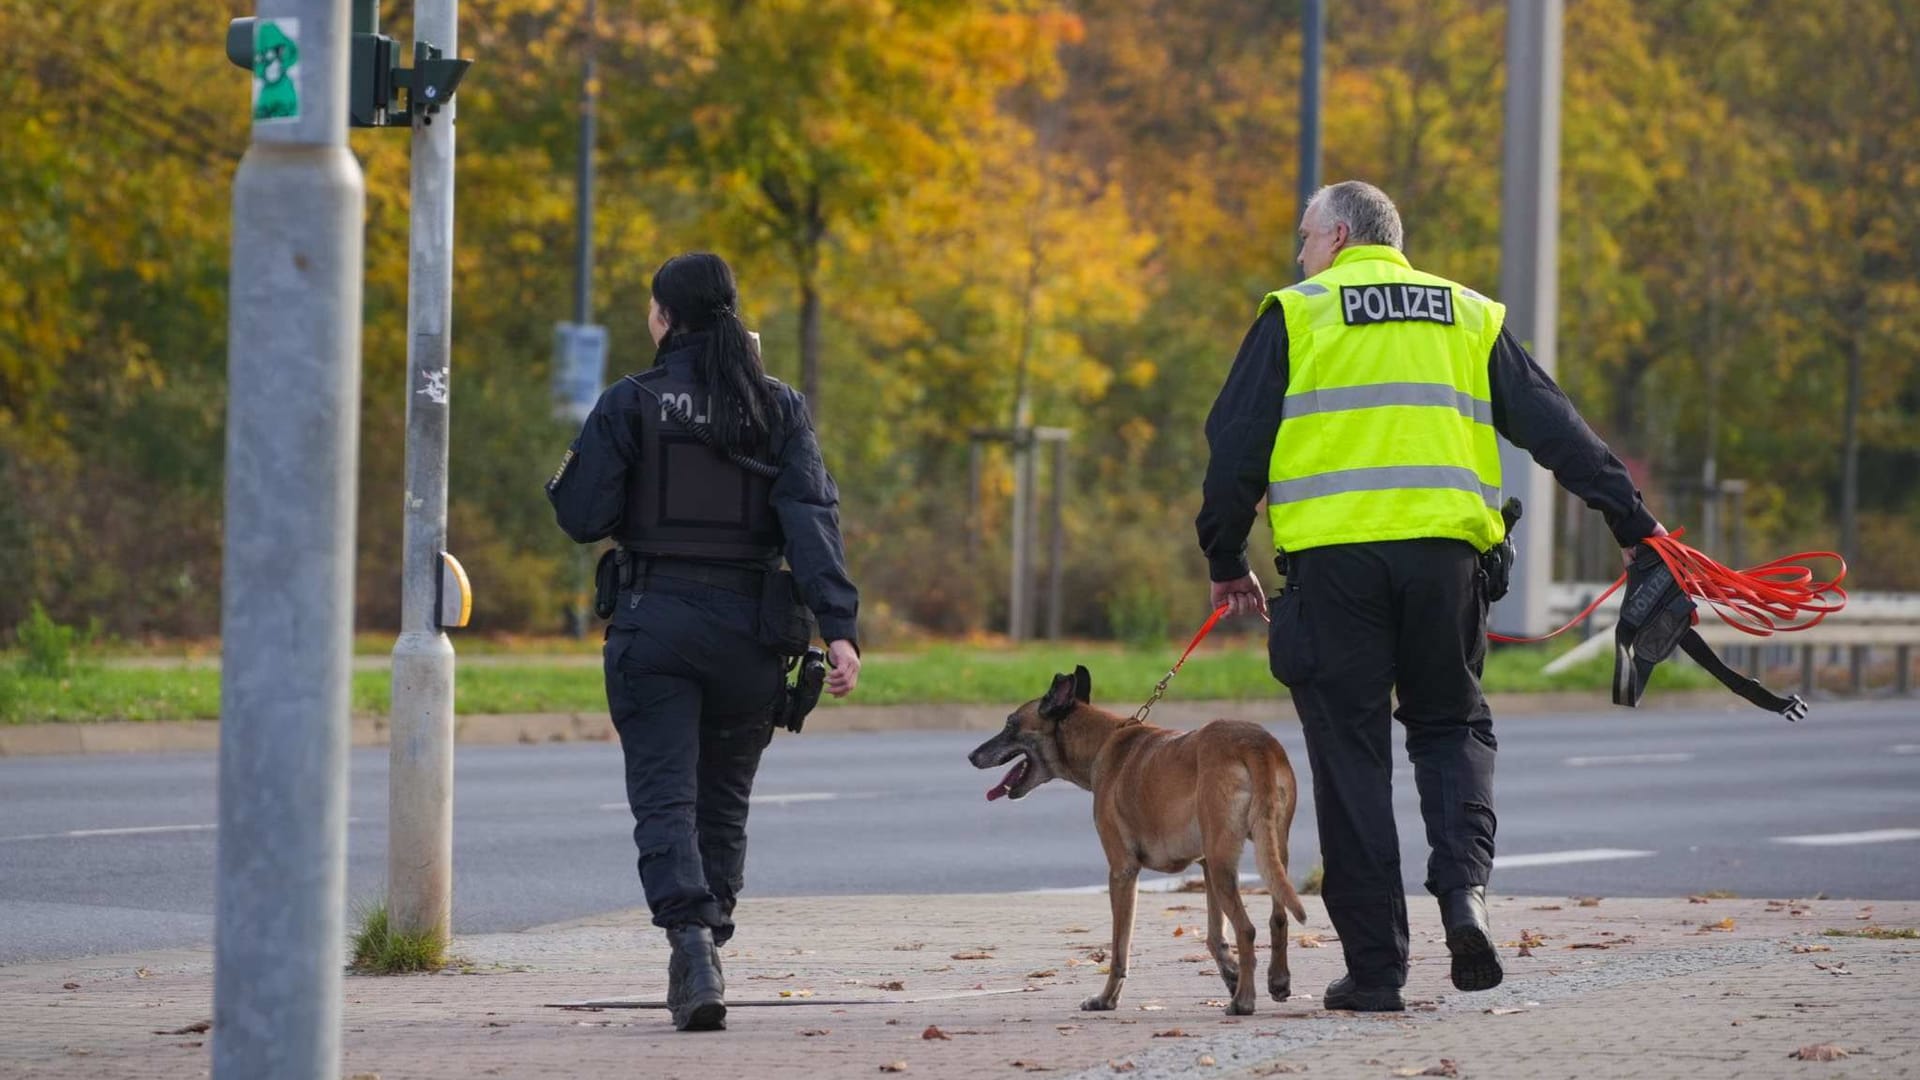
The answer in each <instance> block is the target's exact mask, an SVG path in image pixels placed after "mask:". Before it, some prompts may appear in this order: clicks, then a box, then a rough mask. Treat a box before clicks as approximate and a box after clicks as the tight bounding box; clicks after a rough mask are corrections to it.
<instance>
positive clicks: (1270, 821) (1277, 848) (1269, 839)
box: [1249, 774, 1307, 923]
mask: <svg viewBox="0 0 1920 1080" xmlns="http://www.w3.org/2000/svg"><path fill="white" fill-rule="evenodd" d="M1269 775H1271V774H1269ZM1296 795H1297V793H1296V792H1292V791H1288V790H1286V789H1285V788H1282V787H1281V786H1280V785H1279V784H1278V783H1273V784H1262V783H1260V782H1258V781H1257V780H1256V781H1255V782H1254V785H1253V806H1252V810H1253V823H1252V824H1253V828H1252V829H1251V830H1249V831H1250V832H1252V833H1253V855H1254V860H1255V861H1256V862H1258V863H1259V864H1260V876H1261V877H1263V878H1265V879H1266V881H1267V891H1268V892H1269V893H1271V894H1273V898H1274V900H1275V901H1276V902H1278V903H1282V904H1285V905H1286V906H1287V910H1288V911H1290V912H1292V913H1293V917H1294V918H1296V919H1298V920H1300V921H1301V922H1302V923H1304V922H1306V921H1307V909H1306V907H1305V906H1303V905H1302V904H1301V903H1300V894H1299V893H1297V892H1294V891H1293V881H1292V880H1291V879H1289V878H1288V877H1287V860H1286V857H1285V856H1283V855H1282V854H1281V852H1283V851H1285V850H1286V844H1287V825H1286V823H1287V822H1291V821H1292V820H1293V801H1294V798H1295V796H1296Z"/></svg>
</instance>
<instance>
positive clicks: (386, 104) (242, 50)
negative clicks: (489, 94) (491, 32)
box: [227, 17, 473, 127]
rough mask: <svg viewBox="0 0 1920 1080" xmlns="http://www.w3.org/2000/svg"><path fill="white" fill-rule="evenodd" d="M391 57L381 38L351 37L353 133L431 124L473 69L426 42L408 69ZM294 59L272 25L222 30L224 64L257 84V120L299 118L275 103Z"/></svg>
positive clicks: (249, 21) (291, 47)
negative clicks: (416, 121)
mask: <svg viewBox="0 0 1920 1080" xmlns="http://www.w3.org/2000/svg"><path fill="white" fill-rule="evenodd" d="M395 52H396V46H395V44H394V40H393V39H392V38H390V37H388V36H387V35H385V34H354V35H353V56H352V59H351V62H350V65H349V69H348V75H347V95H348V97H347V122H348V123H349V124H351V125H352V126H353V127H407V126H410V125H411V124H412V123H413V119H414V117H415V116H416V115H418V116H419V117H420V122H421V123H423V124H430V123H432V122H433V114H434V113H436V112H439V111H440V107H441V106H443V105H445V104H446V103H447V102H449V101H452V100H453V95H454V92H455V91H456V90H458V89H459V87H460V81H461V80H462V79H464V78H466V75H467V69H468V68H470V67H472V66H473V61H471V60H462V59H460V58H458V57H453V58H449V57H446V56H445V55H444V54H443V53H442V52H441V50H440V49H439V48H437V47H435V46H433V45H429V44H427V43H426V42H415V43H414V46H413V67H411V68H403V67H395V66H394V55H395ZM298 57H299V48H298V45H297V44H296V43H295V42H294V41H293V40H291V39H290V38H289V37H288V36H287V35H286V33H284V32H283V31H282V30H281V28H280V27H279V25H278V24H276V23H275V22H274V21H273V20H267V21H266V22H265V23H264V24H262V23H261V20H259V19H258V18H254V17H247V18H241V19H234V20H233V21H232V22H230V23H228V24H227V59H228V60H230V61H232V62H233V64H234V66H236V67H239V68H243V69H245V70H248V71H251V72H253V73H254V77H255V78H256V79H259V80H261V82H262V89H261V92H260V95H259V97H258V99H257V100H256V102H255V106H254V111H255V116H256V118H261V117H264V116H297V115H298V103H297V100H296V99H292V98H290V101H291V102H292V103H291V104H290V105H289V104H283V103H280V102H279V100H278V99H279V97H281V96H290V95H291V94H292V84H291V83H289V82H287V81H286V80H284V79H283V78H282V75H283V73H284V72H285V71H286V70H287V69H289V68H291V67H292V66H293V64H294V63H295V62H296V61H297V59H298ZM279 87H285V88H286V90H285V91H281V90H279V89H277V88H279ZM289 108H290V109H291V110H292V111H291V112H289V111H287V110H288V109H289ZM263 110H265V111H263Z"/></svg>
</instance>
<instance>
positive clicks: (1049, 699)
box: [1040, 675, 1078, 720]
mask: <svg viewBox="0 0 1920 1080" xmlns="http://www.w3.org/2000/svg"><path fill="white" fill-rule="evenodd" d="M1077 703H1078V702H1077V699H1076V698H1075V697H1074V676H1072V675H1055V676H1054V677H1053V685H1052V686H1049V687H1048V688H1047V696H1046V697H1043V698H1041V699H1040V715H1041V716H1044V717H1046V718H1047V719H1049V720H1054V719H1058V718H1060V717H1062V716H1065V715H1066V714H1068V713H1070V712H1072V711H1073V707H1074V705H1075V704H1077Z"/></svg>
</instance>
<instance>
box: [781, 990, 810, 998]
mask: <svg viewBox="0 0 1920 1080" xmlns="http://www.w3.org/2000/svg"><path fill="white" fill-rule="evenodd" d="M780 996H781V997H783V998H806V997H812V996H813V991H811V990H806V989H801V990H782V991H780Z"/></svg>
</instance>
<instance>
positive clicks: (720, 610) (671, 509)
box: [547, 253, 860, 1030]
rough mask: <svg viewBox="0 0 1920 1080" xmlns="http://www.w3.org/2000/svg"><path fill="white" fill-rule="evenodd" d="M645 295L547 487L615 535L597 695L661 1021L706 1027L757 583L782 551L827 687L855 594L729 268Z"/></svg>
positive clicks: (741, 833)
mask: <svg viewBox="0 0 1920 1080" xmlns="http://www.w3.org/2000/svg"><path fill="white" fill-rule="evenodd" d="M652 292H653V297H652V303H651V305H650V310H649V313H648V318H647V325H648V327H649V329H650V330H651V331H652V333H653V339H654V342H655V344H656V345H657V346H658V353H657V354H656V356H655V358H654V363H653V367H652V368H651V369H650V370H648V371H644V372H641V373H639V374H636V375H629V376H627V377H626V378H624V379H621V380H620V381H619V382H617V383H615V384H614V385H613V386H612V387H611V388H609V389H608V390H607V391H606V392H605V393H604V394H602V395H601V397H600V401H599V403H598V404H596V405H595V406H594V408H593V412H592V413H591V414H590V415H589V416H588V417H587V422H586V425H585V427H584V428H583V429H582V430H581V432H580V437H579V438H578V439H576V440H574V443H573V446H572V448H571V449H570V450H569V451H568V452H567V455H566V457H565V458H564V459H563V461H562V463H561V466H560V469H559V471H558V472H557V473H555V474H554V477H553V479H552V480H550V481H549V482H548V484H547V498H548V499H549V500H551V501H552V503H553V507H554V515H555V517H556V518H557V519H558V520H559V523H560V527H561V528H562V529H564V530H565V531H566V533H567V535H568V536H570V537H572V538H573V539H574V540H575V541H577V542H579V543H591V542H593V541H597V540H600V539H603V538H605V537H609V536H611V537H613V538H614V539H615V540H616V541H617V542H618V543H619V545H620V555H619V557H618V558H619V562H620V587H619V589H618V592H617V595H616V597H615V603H614V611H613V614H612V623H611V625H610V626H609V627H608V628H607V641H606V648H605V664H606V680H607V705H608V707H609V709H610V710H611V712H612V713H613V724H614V727H615V729H616V730H618V731H619V733H620V746H621V749H622V751H623V752H624V753H625V756H626V772H627V801H628V803H629V804H630V805H631V806H632V808H633V818H634V827H633V840H634V844H635V845H636V846H637V847H638V848H639V851H640V882H641V885H642V887H643V888H644V890H645V892H646V896H647V906H648V907H649V908H651V909H652V911H653V921H654V925H656V926H660V927H663V928H665V929H666V931H667V939H668V941H669V943H670V944H671V945H672V949H673V955H672V959H671V961H670V963H669V965H668V989H667V998H668V1004H669V1005H670V1007H671V1008H672V1010H673V1022H674V1026H675V1027H677V1028H679V1029H681V1030H710V1029H716V1028H723V1027H725V1026H726V1004H725V1002H724V999H723V996H722V995H723V993H724V984H723V982H722V978H721V972H720V963H719V954H718V948H719V946H721V945H724V944H726V942H727V939H728V938H730V937H732V936H733V906H734V899H735V897H736V896H737V895H738V893H739V891H740V886H741V882H742V870H743V868H744V866H745V863H746V821H747V798H748V794H749V793H750V792H751V791H752V788H753V774H754V772H755V770H756V769H758V767H759V764H760V752H761V750H762V749H763V748H764V747H765V746H766V744H767V742H768V740H769V739H770V738H771V737H772V725H773V712H774V708H775V706H776V704H777V702H778V700H779V697H780V694H781V692H782V683H783V679H784V676H783V674H782V668H783V663H782V657H781V656H780V655H779V654H778V653H777V652H776V651H775V650H774V648H773V647H772V646H770V645H769V644H768V643H767V641H766V637H767V635H765V634H763V633H761V632H760V628H761V626H762V625H763V623H764V620H763V619H762V615H761V612H762V608H763V592H765V591H766V590H765V589H764V588H763V587H764V586H766V585H767V581H766V577H767V575H768V574H771V573H774V572H776V571H777V570H778V568H779V566H780V560H781V556H782V555H784V556H785V557H786V560H787V563H788V564H789V565H790V566H791V567H792V570H793V574H794V578H795V579H796V580H797V582H798V584H799V587H800V588H799V592H800V595H801V596H802V597H803V598H804V600H805V603H806V606H807V607H808V608H810V609H811V610H812V611H813V613H814V614H815V615H816V616H817V617H818V619H819V625H820V630H821V636H822V637H823V638H824V639H825V640H826V641H827V642H828V660H829V663H830V664H831V665H832V669H831V671H830V672H829V674H828V675H827V679H826V688H827V690H828V691H829V692H831V693H832V694H834V695H835V696H836V697H840V696H845V695H846V693H847V692H848V691H850V690H852V689H853V687H854V683H855V682H856V681H857V679H858V677H859V673H860V656H859V652H858V649H857V646H856V645H855V643H854V615H855V611H856V609H857V606H858V603H859V594H858V593H857V592H856V591H855V589H854V586H853V582H852V581H851V580H850V579H849V578H848V577H847V571H846V565H845V556H844V554H843V551H842V548H841V543H840V525H839V517H838V509H837V508H838V505H839V493H838V492H837V491H836V489H835V488H834V483H833V478H832V477H830V476H828V475H827V470H826V468H825V466H824V465H822V464H821V460H820V447H819V444H818V442H817V441H816V440H815V438H814V433H813V428H812V425H811V423H810V421H809V419H808V415H807V407H806V401H805V399H804V398H802V397H801V396H800V394H798V393H796V392H795V391H794V390H792V389H791V388H789V387H787V386H785V385H784V384H782V383H780V382H779V381H777V380H775V379H773V378H771V377H769V376H768V375H767V374H766V372H765V371H764V370H763V368H762V367H761V363H760V356H759V349H758V347H757V345H756V344H755V343H754V342H753V341H751V340H750V338H749V336H748V334H747V330H746V327H745V326H743V325H742V324H741V321H740V316H739V313H738V311H737V310H736V304H737V299H736V295H735V290H734V279H733V271H732V270H731V269H729V268H728V267H727V264H726V263H725V262H724V261H723V260H721V258H720V257H719V256H717V255H710V254H706V253H693V254H687V255H679V256H676V257H674V258H672V259H669V260H667V262H666V264H665V265H663V266H661V267H660V269H659V270H658V271H657V272H656V273H655V274H654V276H653V289H652ZM701 429H704V430H701ZM775 591H777V590H775ZM788 591H789V592H790V591H791V590H790V589H789V590H788Z"/></svg>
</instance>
